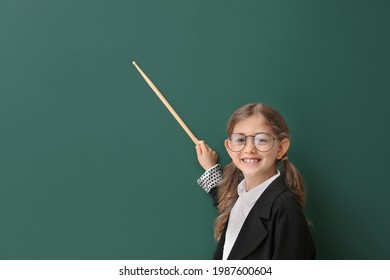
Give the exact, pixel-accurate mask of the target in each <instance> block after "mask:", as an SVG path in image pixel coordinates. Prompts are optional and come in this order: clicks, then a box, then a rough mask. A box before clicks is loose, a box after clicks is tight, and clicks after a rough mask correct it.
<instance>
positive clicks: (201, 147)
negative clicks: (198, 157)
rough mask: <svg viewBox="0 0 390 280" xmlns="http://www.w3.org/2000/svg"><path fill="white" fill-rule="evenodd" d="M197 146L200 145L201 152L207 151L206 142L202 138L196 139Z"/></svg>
mask: <svg viewBox="0 0 390 280" xmlns="http://www.w3.org/2000/svg"><path fill="white" fill-rule="evenodd" d="M198 146H199V147H200V149H201V150H202V152H206V151H207V145H206V143H205V142H204V141H203V140H200V141H198Z"/></svg>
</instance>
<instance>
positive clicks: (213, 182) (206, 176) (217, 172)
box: [197, 164, 222, 193]
mask: <svg viewBox="0 0 390 280" xmlns="http://www.w3.org/2000/svg"><path fill="white" fill-rule="evenodd" d="M221 180H222V167H221V165H219V164H216V165H214V166H213V167H211V168H210V169H208V170H206V172H205V173H203V175H202V176H200V178H199V179H198V180H197V183H198V185H199V186H201V187H202V189H204V190H205V191H206V192H207V193H208V192H210V190H211V189H212V188H214V187H216V186H217V185H218V184H219V182H221Z"/></svg>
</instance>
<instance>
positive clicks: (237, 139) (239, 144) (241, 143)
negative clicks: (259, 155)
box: [228, 133, 246, 152]
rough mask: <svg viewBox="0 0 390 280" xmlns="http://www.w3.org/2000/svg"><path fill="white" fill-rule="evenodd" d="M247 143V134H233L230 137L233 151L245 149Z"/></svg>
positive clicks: (229, 142)
mask: <svg viewBox="0 0 390 280" xmlns="http://www.w3.org/2000/svg"><path fill="white" fill-rule="evenodd" d="M245 143H246V139H245V136H244V135H242V134H234V133H233V134H232V135H230V137H229V141H228V146H229V149H230V150H232V151H233V152H239V151H241V150H242V149H244V147H245Z"/></svg>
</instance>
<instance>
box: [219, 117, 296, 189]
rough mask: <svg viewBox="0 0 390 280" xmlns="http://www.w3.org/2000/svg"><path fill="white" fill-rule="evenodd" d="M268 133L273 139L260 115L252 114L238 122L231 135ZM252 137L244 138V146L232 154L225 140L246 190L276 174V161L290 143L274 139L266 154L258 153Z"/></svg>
mask: <svg viewBox="0 0 390 280" xmlns="http://www.w3.org/2000/svg"><path fill="white" fill-rule="evenodd" d="M261 132H263V133H268V134H271V135H272V136H273V137H274V138H276V135H275V134H274V133H273V131H272V130H271V128H270V127H269V126H268V125H267V124H266V120H265V118H264V117H263V116H261V115H260V114H254V115H252V116H251V117H249V118H247V119H244V120H242V121H240V122H238V123H237V124H236V125H235V127H234V129H233V133H241V134H243V135H245V136H247V135H253V136H254V135H256V134H258V133H261ZM253 140H254V138H253V137H247V138H246V145H245V147H244V149H243V150H242V151H240V152H233V151H231V150H230V149H229V148H228V140H225V147H226V150H227V152H228V154H229V156H230V157H231V159H232V161H233V163H234V164H235V165H236V167H237V168H238V169H240V170H241V171H242V173H243V174H244V177H245V181H246V183H247V190H249V189H248V188H253V187H255V186H257V185H259V184H261V183H262V182H264V181H266V180H267V179H269V178H271V177H272V176H273V175H275V174H276V160H278V159H281V158H282V157H283V155H284V154H285V153H286V152H287V150H288V148H289V146H290V141H289V140H288V139H283V140H282V141H280V140H278V139H275V140H274V145H273V147H272V149H271V150H269V151H268V152H260V151H259V150H257V149H256V147H255V145H254V142H253Z"/></svg>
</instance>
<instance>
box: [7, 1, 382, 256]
mask: <svg viewBox="0 0 390 280" xmlns="http://www.w3.org/2000/svg"><path fill="white" fill-rule="evenodd" d="M389 12H390V4H389V2H388V1H380V0H374V1H346V0H331V1H312V0H298V1H290V0H276V1H263V0H256V1H255V0H243V1H231V0H230V1H228V0H213V1H210V0H197V1H195V0H192V1H190V0H166V1H159V0H145V1H135V0H134V1H129V0H95V1H92V0H77V1H76V0H67V1H61V0H54V1H53V0H36V1H27V0H1V1H0V132H1V135H0V172H1V173H0V248H1V249H0V259H210V258H212V254H213V251H214V248H215V242H214V240H213V231H212V227H213V220H214V218H215V216H216V210H215V209H214V208H213V206H212V203H211V200H210V198H209V197H208V195H207V194H206V193H204V192H203V190H201V189H200V188H199V187H198V186H197V184H196V179H197V178H198V177H199V176H200V175H201V173H202V169H201V167H200V166H199V165H198V163H197V160H196V155H195V149H194V144H193V143H192V141H191V139H190V138H189V137H188V136H187V135H186V134H185V133H184V131H183V130H182V129H181V128H180V126H179V125H178V124H177V123H176V122H175V120H174V119H173V118H172V116H171V115H170V114H169V112H168V111H167V110H166V108H164V107H163V106H162V104H161V102H160V101H159V100H158V99H157V97H156V96H155V95H154V93H153V92H152V90H151V89H150V88H149V86H148V85H147V84H146V83H145V81H144V80H143V79H142V77H141V76H140V75H139V73H138V72H137V71H136V69H135V68H134V66H133V65H132V64H131V62H132V61H133V60H135V61H137V63H138V65H140V66H141V67H142V69H143V70H144V71H145V72H146V74H148V76H149V77H150V78H151V79H152V80H153V81H154V83H155V84H156V85H157V86H158V88H159V89H160V91H161V92H163V93H164V95H165V97H166V98H167V99H168V100H169V101H170V103H171V104H172V106H173V107H174V108H175V109H176V111H177V112H178V113H179V114H180V115H181V117H182V118H183V120H184V121H185V122H186V124H187V125H188V126H189V127H190V128H191V130H192V131H193V132H194V134H195V135H196V136H197V137H198V138H199V139H204V140H206V142H207V143H208V144H209V145H210V146H212V147H213V148H214V149H215V150H217V151H218V153H219V155H220V162H221V163H222V164H223V165H225V164H227V163H228V162H229V159H228V156H227V154H226V152H225V151H224V147H223V140H224V138H225V125H226V122H227V120H228V118H229V116H230V114H231V113H232V112H233V111H234V110H235V109H236V108H238V107H240V106H241V105H244V104H246V103H250V102H263V103H266V104H269V105H271V106H273V107H275V108H276V109H278V110H279V111H280V112H282V114H283V115H284V116H285V118H286V119H287V121H288V123H289V126H290V129H291V132H292V146H291V150H290V152H289V158H290V159H291V161H293V162H294V163H295V164H296V165H297V167H298V168H299V169H300V171H301V172H302V174H303V175H304V177H305V180H306V183H307V189H308V200H307V207H306V214H307V216H308V218H309V219H310V220H311V221H312V222H313V224H314V226H313V227H312V233H313V237H314V239H315V242H316V245H317V250H318V258H319V259H390V238H389V236H390V222H389V219H388V218H387V215H388V214H389V213H390V203H389V200H390V188H389V183H388V181H389V180H388V178H387V172H388V170H387V169H388V168H389V158H390V149H389V145H388V139H389V137H390V130H389V128H390V113H389V109H388V106H389V104H390V98H389V95H390V82H389V81H390V79H389V78H390V56H389V50H390V36H389V34H390V15H389Z"/></svg>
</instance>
